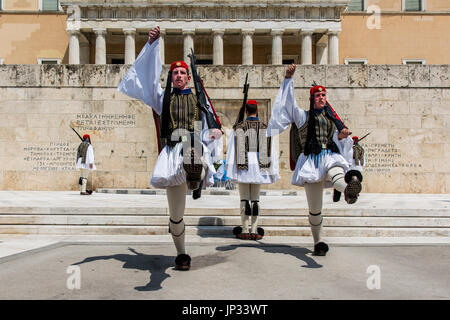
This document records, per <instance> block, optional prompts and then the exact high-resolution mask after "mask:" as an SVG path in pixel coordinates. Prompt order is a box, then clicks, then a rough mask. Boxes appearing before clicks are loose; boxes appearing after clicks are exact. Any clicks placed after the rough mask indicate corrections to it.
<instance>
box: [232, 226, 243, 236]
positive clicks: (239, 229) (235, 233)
mask: <svg viewBox="0 0 450 320" xmlns="http://www.w3.org/2000/svg"><path fill="white" fill-rule="evenodd" d="M241 233H242V227H234V228H233V235H235V236H237V235H238V234H241Z"/></svg>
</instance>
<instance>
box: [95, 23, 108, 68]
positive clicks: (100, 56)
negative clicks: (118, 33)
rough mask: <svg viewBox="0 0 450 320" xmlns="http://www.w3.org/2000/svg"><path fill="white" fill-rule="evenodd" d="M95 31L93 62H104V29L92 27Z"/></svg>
mask: <svg viewBox="0 0 450 320" xmlns="http://www.w3.org/2000/svg"><path fill="white" fill-rule="evenodd" d="M94 33H95V36H96V38H95V64H105V63H106V39H105V35H106V29H94Z"/></svg>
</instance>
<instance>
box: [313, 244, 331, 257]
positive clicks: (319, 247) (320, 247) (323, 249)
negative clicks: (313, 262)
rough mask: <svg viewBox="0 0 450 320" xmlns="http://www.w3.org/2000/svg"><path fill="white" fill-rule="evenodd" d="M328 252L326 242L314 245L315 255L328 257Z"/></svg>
mask: <svg viewBox="0 0 450 320" xmlns="http://www.w3.org/2000/svg"><path fill="white" fill-rule="evenodd" d="M327 252H328V245H327V244H326V243H325V242H318V243H316V244H315V245H314V252H313V255H315V256H326V255H327Z"/></svg>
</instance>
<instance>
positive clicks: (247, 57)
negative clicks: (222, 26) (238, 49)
mask: <svg viewBox="0 0 450 320" xmlns="http://www.w3.org/2000/svg"><path fill="white" fill-rule="evenodd" d="M254 33H255V30H253V29H242V64H243V65H252V64H253V38H252V37H253V34H254Z"/></svg>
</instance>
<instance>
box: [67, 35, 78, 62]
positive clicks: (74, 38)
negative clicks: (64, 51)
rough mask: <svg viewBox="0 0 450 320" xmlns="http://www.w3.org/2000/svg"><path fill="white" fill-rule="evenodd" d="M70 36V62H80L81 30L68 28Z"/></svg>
mask: <svg viewBox="0 0 450 320" xmlns="http://www.w3.org/2000/svg"><path fill="white" fill-rule="evenodd" d="M67 32H68V33H69V35H70V38H69V64H80V39H79V38H78V37H79V35H80V30H73V29H70V30H67Z"/></svg>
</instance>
